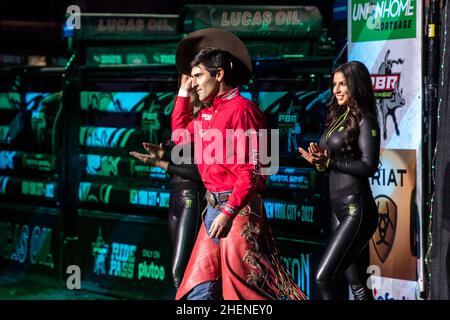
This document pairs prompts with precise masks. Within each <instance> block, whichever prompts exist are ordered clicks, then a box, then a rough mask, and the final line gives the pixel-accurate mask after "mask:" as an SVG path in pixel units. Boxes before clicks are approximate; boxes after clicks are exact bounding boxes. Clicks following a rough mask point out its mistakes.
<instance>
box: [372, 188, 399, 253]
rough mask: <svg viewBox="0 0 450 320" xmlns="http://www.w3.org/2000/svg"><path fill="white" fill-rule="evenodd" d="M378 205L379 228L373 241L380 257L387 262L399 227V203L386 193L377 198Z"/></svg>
mask: <svg viewBox="0 0 450 320" xmlns="http://www.w3.org/2000/svg"><path fill="white" fill-rule="evenodd" d="M375 202H376V204H377V207H378V228H377V230H376V232H375V233H374V235H373V237H372V243H373V246H374V247H375V251H376V253H377V255H378V258H379V259H380V260H381V261H382V262H385V261H386V260H387V258H388V257H389V254H390V253H391V249H392V246H393V244H394V240H395V232H396V229H397V205H396V204H395V202H394V201H393V200H392V199H391V198H389V197H388V196H386V195H379V196H377V197H376V198H375Z"/></svg>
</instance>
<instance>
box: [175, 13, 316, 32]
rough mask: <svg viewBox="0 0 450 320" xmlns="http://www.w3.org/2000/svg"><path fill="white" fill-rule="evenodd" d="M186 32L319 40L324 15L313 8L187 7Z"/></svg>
mask: <svg viewBox="0 0 450 320" xmlns="http://www.w3.org/2000/svg"><path fill="white" fill-rule="evenodd" d="M182 19H183V26H184V30H183V31H184V32H185V33H189V32H192V31H196V30H200V29H205V28H219V29H227V30H228V31H231V32H233V33H235V34H236V35H237V36H238V37H248V36H251V37H259V38H261V37H262V38H266V37H272V38H274V37H276V38H280V37H282V38H294V37H295V38H306V39H317V38H318V37H320V36H321V35H322V32H323V31H322V16H321V15H320V12H319V9H318V8H317V7H313V6H227V5H187V6H185V7H183V13H182Z"/></svg>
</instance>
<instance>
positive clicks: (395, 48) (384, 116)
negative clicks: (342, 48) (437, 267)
mask: <svg viewBox="0 0 450 320" xmlns="http://www.w3.org/2000/svg"><path fill="white" fill-rule="evenodd" d="M348 39H349V40H350V41H349V47H348V61H352V60H358V61H361V62H363V63H364V64H365V65H366V66H367V68H368V69H369V72H370V74H371V78H372V86H373V90H374V93H375V97H376V102H377V109H378V121H379V124H380V129H381V148H384V151H383V152H384V153H383V156H382V157H383V159H384V158H386V157H387V159H390V160H389V161H391V160H392V159H394V158H395V159H400V160H399V161H400V162H399V163H403V164H404V165H411V164H412V163H413V162H414V163H415V165H416V167H417V171H416V174H415V175H414V179H415V181H412V182H411V183H412V185H414V186H416V188H415V189H414V198H415V199H417V200H416V203H415V206H416V207H417V208H418V209H417V210H419V211H418V212H417V215H412V216H411V223H405V224H404V223H400V220H398V223H397V224H396V229H395V230H393V232H394V231H395V234H396V235H397V236H396V237H395V239H394V238H392V239H391V240H392V241H393V243H392V246H391V248H395V247H398V246H400V244H399V243H398V242H399V241H403V240H401V238H402V237H399V235H401V234H404V233H405V234H411V232H412V233H415V232H416V230H417V232H419V231H420V223H421V220H420V216H421V212H420V208H421V197H422V195H421V194H422V187H421V184H420V183H416V181H417V182H420V181H421V180H422V170H421V167H422V162H421V143H422V140H421V139H422V129H421V128H422V68H421V66H422V1H416V0H377V1H373V0H372V1H371V0H349V1H348ZM389 149H399V150H389ZM405 149H408V150H413V151H412V153H413V155H411V151H406V150H405ZM402 150H403V151H404V152H407V154H408V155H407V156H406V155H405V154H403V153H402ZM405 157H406V158H408V160H405V159H406V158H405ZM411 157H412V158H415V159H412V158H411ZM401 159H403V160H401ZM382 161H383V160H382ZM396 161H397V160H396ZM405 161H406V162H405ZM411 168H413V167H411ZM414 168H415V167H414ZM391 169H392V170H394V171H395V170H397V169H395V168H391ZM391 169H390V170H391ZM380 170H382V169H380ZM386 170H387V169H386ZM414 170H415V169H414ZM394 174H397V173H395V172H394ZM409 177H410V176H409V175H408V179H409ZM390 178H391V177H389V176H388V177H387V179H388V180H389V179H390ZM403 178H405V179H406V175H404V176H403ZM373 187H374V188H373V191H374V196H376V195H377V194H378V193H377V192H378V191H377V190H378V189H377V188H375V186H374V185H373ZM397 188H400V187H398V186H397ZM398 192H400V191H398V190H396V191H395V192H394V193H398ZM385 195H386V196H387V197H389V198H390V199H391V200H392V197H391V195H388V194H385ZM405 199H406V198H405ZM405 199H403V200H402V201H406V200H405ZM408 199H411V196H408ZM378 200H379V201H378V202H377V203H378V204H379V205H380V204H381V202H380V201H381V200H382V201H384V202H383V203H384V209H383V210H385V209H386V210H387V209H395V206H394V205H393V204H392V203H391V204H389V203H390V202H389V201H388V200H387V198H383V199H381V198H380V199H378ZM394 202H395V200H394ZM380 210H381V208H380V207H379V212H380V217H379V225H381V224H383V223H384V222H385V221H384V222H383V220H382V219H383V217H384V216H383V214H384V213H386V212H384V211H383V212H381V211H380ZM386 210H385V211H386ZM396 210H397V212H398V213H400V211H399V210H400V208H399V207H397V208H396ZM405 210H407V209H406V208H405ZM405 212H406V211H405ZM407 212H409V211H407ZM401 214H406V213H403V212H402V213H401ZM416 217H417V218H416ZM391 222H392V221H391ZM389 226H390V227H393V226H394V224H391V225H389ZM411 226H414V228H415V229H414V230H410V227H411ZM386 228H387V225H386ZM388 229H389V228H388ZM388 229H386V230H385V231H386V232H389V230H388ZM377 232H380V230H377ZM384 236H385V237H388V236H389V234H388V233H386V234H384ZM420 238H421V236H420V235H419V239H420ZM373 241H380V239H376V235H374V239H373ZM419 246H420V244H419ZM371 249H372V250H371V255H372V257H371V259H374V257H373V255H374V254H376V256H377V257H378V260H381V262H380V263H381V275H382V277H381V284H380V285H381V288H378V290H381V291H382V292H385V293H387V294H388V296H389V297H390V298H393V299H403V298H405V297H406V299H411V298H414V297H416V296H417V292H418V291H419V290H421V287H422V279H423V277H422V271H421V263H419V262H418V263H414V260H415V259H416V258H408V259H404V260H402V259H394V258H393V257H390V258H389V254H391V255H392V254H394V253H393V252H391V253H389V252H388V251H389V249H388V248H384V249H381V248H380V247H379V248H378V249H377V250H378V251H377V250H375V248H373V247H372V248H371ZM380 250H381V252H380ZM399 250H400V249H399ZM401 250H407V248H402V249H401ZM408 251H409V249H408ZM419 252H423V250H419ZM397 254H400V252H399V253H396V254H395V255H397ZM383 257H384V258H383ZM383 259H387V260H383ZM389 259H391V260H389ZM417 259H421V257H420V256H418V257H417ZM388 260H389V263H388ZM386 264H389V267H387V266H386ZM416 266H417V267H416ZM385 268H387V269H385ZM405 268H406V269H408V271H407V272H406V273H405V274H407V276H406V275H403V271H402V272H400V273H401V274H402V275H400V273H398V272H397V271H398V270H404V269H405ZM388 270H389V271H388ZM394 270H395V272H394ZM394 279H395V281H394ZM397 280H398V281H409V282H408V285H405V286H402V287H403V288H404V290H403V292H399V291H398V290H397V291H396V292H393V291H392V290H391V291H389V290H390V289H389V288H388V286H390V285H392V284H393V283H394V282H395V283H396V286H397V287H399V286H398V283H397V282H398V281H397ZM383 281H384V282H383ZM396 281H397V282H396ZM411 283H412V284H413V285H411ZM384 284H385V286H384V287H383V285H384Z"/></svg>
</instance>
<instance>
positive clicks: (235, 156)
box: [172, 88, 267, 218]
mask: <svg viewBox="0 0 450 320" xmlns="http://www.w3.org/2000/svg"><path fill="white" fill-rule="evenodd" d="M190 114H191V108H190V104H189V97H182V96H177V98H176V100H175V104H174V108H173V112H172V132H173V133H175V134H174V136H173V138H174V142H175V143H176V144H179V143H187V142H189V141H184V142H183V140H185V139H186V138H189V137H185V138H184V139H182V138H180V137H178V138H177V134H176V131H175V130H177V129H187V131H188V132H189V134H190V139H193V141H194V142H195V160H196V163H197V166H198V170H199V172H200V176H201V177H202V180H203V183H204V185H205V187H206V189H208V190H209V191H211V192H222V191H230V190H231V191H232V193H231V195H230V197H229V198H228V203H227V205H226V206H225V208H224V210H223V211H222V212H223V213H225V214H226V215H228V216H230V217H232V218H234V217H235V216H236V214H237V213H238V212H239V211H240V210H241V209H242V208H243V207H244V206H245V205H247V204H248V203H249V202H250V201H251V200H252V198H253V196H254V195H255V192H259V191H261V190H263V189H264V187H265V179H266V177H265V176H264V175H261V172H260V168H261V167H260V161H259V148H258V147H259V137H258V135H255V134H251V135H246V136H245V135H243V133H245V132H246V131H247V130H248V129H253V130H254V132H259V130H260V129H267V125H266V121H265V119H264V115H263V113H262V112H261V111H260V110H259V109H258V107H257V106H256V105H255V104H254V103H253V102H251V101H250V100H248V99H246V98H244V97H242V96H241V95H240V94H239V91H238V90H237V88H235V89H233V90H230V91H228V92H227V93H225V94H223V95H221V96H217V97H215V98H214V101H213V104H212V106H210V107H208V108H205V109H203V110H201V111H200V113H199V115H198V117H197V118H196V119H194V120H191V117H190ZM210 129H215V130H210ZM227 129H233V130H234V132H235V133H236V135H235V136H234V137H233V136H230V135H229V136H228V138H227V132H226V130H227ZM239 129H241V130H239ZM219 132H220V133H221V134H222V136H221V137H219V139H218V142H216V144H214V140H215V139H216V138H215V137H213V136H214V134H218V133H219ZM191 141H192V140H191ZM227 141H228V143H227ZM239 141H241V142H239ZM250 141H251V143H249V142H250ZM232 142H234V144H233V143H232ZM199 145H200V146H201V148H200V147H199ZM213 145H214V146H222V151H223V152H222V154H221V153H220V150H218V149H220V148H218V149H214V148H213ZM227 145H229V146H227ZM208 146H209V148H208ZM202 155H203V157H202ZM205 155H211V156H212V157H213V159H211V157H210V159H207V158H206V157H205Z"/></svg>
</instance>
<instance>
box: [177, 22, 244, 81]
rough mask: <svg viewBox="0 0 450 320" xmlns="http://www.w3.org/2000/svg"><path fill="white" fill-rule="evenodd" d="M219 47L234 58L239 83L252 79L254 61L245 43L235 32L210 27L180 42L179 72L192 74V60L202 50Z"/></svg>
mask: <svg viewBox="0 0 450 320" xmlns="http://www.w3.org/2000/svg"><path fill="white" fill-rule="evenodd" d="M208 47H212V48H218V49H221V50H223V51H226V52H228V53H229V54H230V55H231V56H232V59H233V77H234V79H235V80H237V82H238V83H239V84H244V83H246V82H248V80H250V77H251V73H252V61H251V59H250V55H249V53H248V50H247V47H246V46H245V45H244V43H243V42H242V41H241V40H240V39H239V38H238V37H237V36H235V35H234V34H233V33H231V32H230V31H227V30H223V29H217V28H208V29H202V30H198V31H195V32H192V33H190V34H188V36H187V37H185V38H184V39H182V40H181V41H180V43H179V44H178V47H177V50H176V65H177V69H178V71H179V72H181V73H183V74H188V75H190V74H191V62H192V60H194V57H195V55H196V54H197V53H199V52H200V50H202V49H204V48H208Z"/></svg>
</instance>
